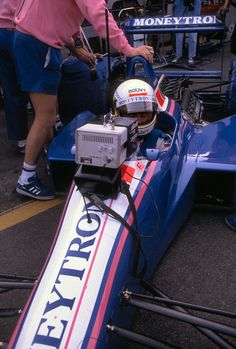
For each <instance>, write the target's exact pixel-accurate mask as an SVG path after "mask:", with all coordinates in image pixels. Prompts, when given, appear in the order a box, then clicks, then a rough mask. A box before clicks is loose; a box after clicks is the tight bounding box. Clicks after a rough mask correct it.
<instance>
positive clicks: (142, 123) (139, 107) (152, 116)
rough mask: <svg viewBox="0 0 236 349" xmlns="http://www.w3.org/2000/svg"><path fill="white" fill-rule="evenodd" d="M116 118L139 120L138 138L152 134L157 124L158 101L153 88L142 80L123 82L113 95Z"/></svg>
mask: <svg viewBox="0 0 236 349" xmlns="http://www.w3.org/2000/svg"><path fill="white" fill-rule="evenodd" d="M113 107H114V114H115V115H116V116H127V117H135V118H137V119H138V136H141V137H143V136H145V135H147V134H148V133H150V132H151V131H152V130H153V128H154V126H155V122H156V111H157V101H156V97H155V94H154V90H153V88H152V87H151V86H150V85H149V84H148V83H147V82H145V81H143V80H140V79H130V80H127V81H124V82H122V83H121V84H120V85H119V86H118V87H117V89H116V90H115V92H114V95H113Z"/></svg>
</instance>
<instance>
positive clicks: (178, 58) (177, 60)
mask: <svg viewBox="0 0 236 349" xmlns="http://www.w3.org/2000/svg"><path fill="white" fill-rule="evenodd" d="M180 60H181V57H175V58H174V59H172V61H171V62H172V63H179V62H180Z"/></svg>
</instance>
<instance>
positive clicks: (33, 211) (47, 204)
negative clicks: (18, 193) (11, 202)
mask: <svg viewBox="0 0 236 349" xmlns="http://www.w3.org/2000/svg"><path fill="white" fill-rule="evenodd" d="M64 201H65V200H64V199H62V198H56V199H53V200H49V201H30V202H29V203H27V204H24V205H21V206H17V207H15V208H13V209H12V210H8V211H6V212H3V213H1V214H0V231H2V230H4V229H7V228H10V227H12V226H14V225H16V224H18V223H21V222H23V221H25V220H27V219H29V218H31V217H33V216H36V215H37V214H39V213H41V212H44V211H47V210H48V209H50V208H52V207H55V206H57V205H59V204H61V203H63V202H64Z"/></svg>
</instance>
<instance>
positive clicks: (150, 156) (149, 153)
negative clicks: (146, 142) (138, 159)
mask: <svg viewBox="0 0 236 349" xmlns="http://www.w3.org/2000/svg"><path fill="white" fill-rule="evenodd" d="M160 154H161V152H160V150H159V149H147V150H146V157H147V160H149V161H155V160H158V158H159V157H160Z"/></svg>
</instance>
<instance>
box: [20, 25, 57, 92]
mask: <svg viewBox="0 0 236 349" xmlns="http://www.w3.org/2000/svg"><path fill="white" fill-rule="evenodd" d="M14 52H15V56H16V64H17V74H18V81H19V83H20V87H21V90H22V91H24V92H28V93H30V92H42V93H46V94H49V95H57V92H58V87H59V84H60V81H61V63H62V58H61V52H60V50H59V49H57V48H54V47H51V46H48V45H47V44H45V43H43V42H42V41H40V40H38V39H36V38H35V37H33V36H31V35H28V34H23V33H21V32H19V31H16V32H15V41H14Z"/></svg>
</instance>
